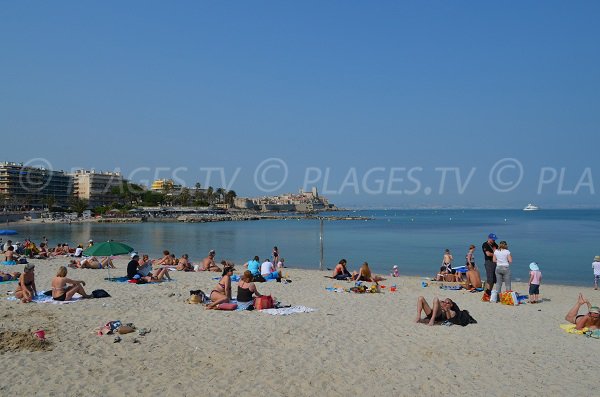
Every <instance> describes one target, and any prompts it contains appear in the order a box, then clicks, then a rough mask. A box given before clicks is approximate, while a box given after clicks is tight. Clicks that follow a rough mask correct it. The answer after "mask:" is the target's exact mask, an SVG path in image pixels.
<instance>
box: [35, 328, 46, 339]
mask: <svg viewBox="0 0 600 397" xmlns="http://www.w3.org/2000/svg"><path fill="white" fill-rule="evenodd" d="M33 334H34V335H35V337H36V338H38V339H39V340H46V331H44V330H43V329H40V330H39V331H35V332H34V333H33Z"/></svg>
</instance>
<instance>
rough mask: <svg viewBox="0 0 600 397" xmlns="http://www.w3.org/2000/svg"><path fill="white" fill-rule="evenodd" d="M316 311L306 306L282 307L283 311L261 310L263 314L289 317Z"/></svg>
mask: <svg viewBox="0 0 600 397" xmlns="http://www.w3.org/2000/svg"><path fill="white" fill-rule="evenodd" d="M314 311H316V309H311V308H310V307H306V306H292V307H282V308H281V309H263V310H260V312H261V313H266V314H270V315H272V316H287V315H290V314H294V313H310V312H314Z"/></svg>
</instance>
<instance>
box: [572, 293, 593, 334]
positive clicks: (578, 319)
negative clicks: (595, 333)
mask: <svg viewBox="0 0 600 397" xmlns="http://www.w3.org/2000/svg"><path fill="white" fill-rule="evenodd" d="M583 305H586V306H587V310H588V312H587V313H586V314H578V313H579V308H580V307H581V306H583ZM565 320H567V321H568V322H570V323H571V324H575V329H583V328H589V329H591V330H594V329H600V308H598V306H592V304H591V303H590V301H589V300H587V299H586V298H584V297H583V295H582V294H579V297H578V299H577V303H576V304H575V306H573V308H572V309H571V310H569V312H568V313H567V315H566V316H565Z"/></svg>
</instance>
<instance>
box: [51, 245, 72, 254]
mask: <svg viewBox="0 0 600 397" xmlns="http://www.w3.org/2000/svg"><path fill="white" fill-rule="evenodd" d="M65 246H66V244H60V243H59V244H57V245H56V248H54V251H52V256H61V255H67V254H68V253H69V251H68V249H67V248H66V247H65Z"/></svg>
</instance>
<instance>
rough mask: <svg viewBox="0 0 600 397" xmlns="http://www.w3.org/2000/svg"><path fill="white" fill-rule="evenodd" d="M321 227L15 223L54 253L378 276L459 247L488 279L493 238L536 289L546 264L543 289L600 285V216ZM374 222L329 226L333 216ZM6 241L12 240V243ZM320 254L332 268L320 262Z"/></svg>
mask: <svg viewBox="0 0 600 397" xmlns="http://www.w3.org/2000/svg"><path fill="white" fill-rule="evenodd" d="M322 215H323V217H324V218H325V219H324V221H323V227H322V230H323V231H322V233H321V221H320V220H318V219H301V220H297V219H277V220H258V221H233V222H212V223H158V222H157V223H154V222H145V223H130V224H111V223H71V224H65V223H52V224H50V223H46V224H23V225H15V226H13V225H11V227H10V228H11V229H15V230H17V232H18V233H19V234H18V235H17V236H14V238H13V241H14V240H18V239H21V240H22V239H25V238H26V237H29V238H31V239H33V241H35V242H38V243H39V242H40V241H41V240H42V238H43V237H44V236H46V237H47V238H48V240H49V243H50V246H56V244H57V243H63V242H67V243H69V245H70V246H71V247H73V246H74V245H77V244H80V243H81V244H87V241H88V240H89V239H93V240H94V241H96V242H100V241H107V240H115V241H121V242H125V243H127V244H129V245H131V246H132V247H134V248H135V250H136V251H137V252H140V253H148V254H150V256H151V257H154V258H158V257H160V256H161V255H162V251H163V250H169V251H170V252H171V253H174V254H176V255H177V256H178V257H179V256H181V255H182V254H188V255H189V256H190V259H191V260H192V262H197V261H200V260H201V259H202V258H203V257H205V256H206V255H207V253H208V251H209V250H211V249H214V250H216V251H217V259H218V260H222V259H228V260H232V261H234V262H235V263H238V264H242V263H245V262H246V261H248V260H249V259H251V258H252V257H254V256H255V255H258V256H259V257H260V258H261V260H262V259H264V258H267V257H270V256H271V254H272V250H273V247H274V246H277V247H278V248H279V252H280V256H281V257H283V258H285V263H286V265H287V266H288V267H298V268H305V269H320V268H322V269H323V270H326V269H332V268H334V267H335V265H336V264H337V263H338V261H339V260H340V259H342V258H345V259H346V260H347V261H348V264H349V266H348V268H349V269H350V270H358V268H359V267H360V265H361V264H362V263H363V262H368V263H369V266H370V267H371V269H372V270H373V271H374V272H375V273H377V274H384V275H385V274H389V273H390V272H391V269H392V266H393V265H398V267H399V270H400V274H401V275H402V274H404V275H411V276H421V277H432V276H434V275H435V274H436V273H437V271H438V270H439V267H440V265H441V262H442V257H443V253H444V250H445V249H446V248H447V249H450V250H451V252H452V254H453V256H454V266H455V267H456V266H461V265H463V264H464V262H465V255H466V253H467V251H468V247H469V245H470V244H474V245H475V246H476V247H477V248H476V251H475V254H476V255H475V260H476V263H477V264H478V265H479V268H480V271H481V273H482V276H483V277H485V276H484V275H485V270H484V269H483V253H482V250H481V245H482V243H483V242H484V241H486V239H487V235H488V234H489V233H495V234H496V235H497V236H498V239H499V241H500V240H505V241H506V242H507V243H508V247H509V250H510V251H511V253H512V256H513V264H512V266H511V268H512V278H513V280H516V281H525V282H526V281H527V280H528V274H529V264H530V263H531V262H534V261H535V262H537V263H538V265H539V267H540V270H541V271H542V275H543V279H542V284H543V283H544V282H547V283H553V284H567V285H581V286H591V285H593V272H592V265H591V264H592V261H593V258H594V256H595V255H600V246H599V241H600V240H599V237H600V210H579V209H578V210H543V209H542V210H539V211H522V210H471V209H469V210H368V211H367V210H356V211H342V212H334V213H331V212H329V213H324V214H322ZM345 215H352V216H361V217H366V218H368V219H366V220H364V219H363V220H328V219H327V217H329V216H345ZM4 239H5V240H6V236H4ZM321 247H322V250H323V261H321Z"/></svg>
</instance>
